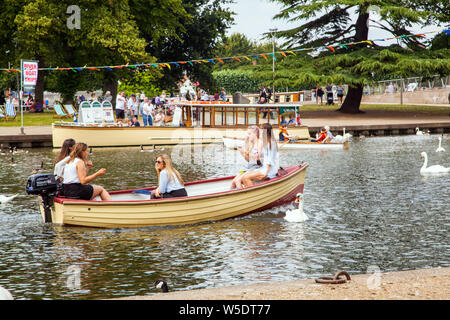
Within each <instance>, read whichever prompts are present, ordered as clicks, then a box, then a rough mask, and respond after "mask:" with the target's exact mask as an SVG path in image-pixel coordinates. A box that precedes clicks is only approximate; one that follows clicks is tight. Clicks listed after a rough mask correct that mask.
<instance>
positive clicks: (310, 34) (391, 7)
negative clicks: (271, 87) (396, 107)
mask: <svg viewBox="0 0 450 320" xmlns="http://www.w3.org/2000/svg"><path fill="white" fill-rule="evenodd" d="M272 1H274V2H279V3H281V4H282V5H284V8H283V9H282V10H281V12H280V13H279V14H277V15H276V16H275V19H286V20H289V21H291V22H294V21H298V22H299V24H300V25H299V26H298V27H296V28H292V29H289V30H283V31H279V32H278V33H277V37H280V38H285V39H286V40H287V41H286V42H285V45H287V46H289V48H291V49H299V48H317V47H321V48H323V47H325V48H327V47H331V48H332V49H333V50H331V49H327V50H326V51H322V52H320V53H319V54H318V55H317V56H316V57H315V58H313V59H311V58H310V57H308V56H306V55H305V54H300V55H298V57H299V58H301V59H303V62H304V63H302V64H298V65H297V68H296V69H293V68H290V69H285V70H280V71H279V72H278V73H277V74H276V75H277V77H278V76H279V77H281V79H278V80H277V82H283V81H292V80H293V76H294V74H297V75H299V74H300V75H301V76H300V78H301V79H303V80H305V81H309V82H314V81H317V82H318V83H320V84H324V83H326V82H330V81H333V82H341V83H342V82H345V83H347V84H349V91H348V93H347V96H346V99H345V101H344V103H343V105H342V106H341V108H340V111H341V112H344V113H358V112H360V110H359V106H360V103H361V98H362V91H363V85H364V83H365V82H372V81H375V80H376V79H380V80H381V79H382V78H383V77H390V76H394V75H397V76H408V75H416V74H421V73H423V72H426V71H427V68H428V67H432V68H431V70H433V72H435V73H437V74H441V75H446V73H447V74H448V72H449V65H450V62H449V61H450V60H449V53H448V51H445V50H444V51H440V52H434V53H431V52H430V51H429V50H427V49H425V48H424V47H425V45H424V43H423V42H424V41H423V39H421V38H420V37H408V35H411V34H412V33H411V32H410V31H409V30H411V28H412V26H413V25H414V24H417V25H421V26H425V25H427V24H428V25H429V24H431V23H436V24H439V23H445V22H448V21H449V19H450V15H449V9H448V8H449V7H448V3H447V1H444V0H440V1H439V0H432V1H425V0H419V1H409V0H407V1H399V0H369V1H360V0H338V1H336V0H323V1H320V2H318V1H310V0H272ZM353 11H354V12H355V14H356V20H355V22H353V20H352V16H351V12H353ZM371 16H373V17H376V16H379V18H378V19H371V18H370V17H371ZM305 21H306V22H305ZM372 27H374V28H380V29H382V30H385V31H388V32H390V33H391V34H392V35H393V36H396V37H399V38H398V45H393V46H390V47H381V46H380V45H379V44H378V43H367V45H354V46H346V47H342V46H339V44H348V43H354V42H361V41H366V40H369V39H368V34H369V28H372ZM333 46H334V47H333ZM434 59H437V60H436V62H437V63H436V64H435V65H430V62H431V61H432V60H434ZM308 63H312V65H313V66H315V68H312V67H311V65H310V64H308ZM431 64H432V63H431ZM369 68H370V69H369ZM380 68H381V69H380Z"/></svg>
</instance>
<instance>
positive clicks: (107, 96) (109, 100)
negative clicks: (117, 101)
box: [103, 91, 112, 102]
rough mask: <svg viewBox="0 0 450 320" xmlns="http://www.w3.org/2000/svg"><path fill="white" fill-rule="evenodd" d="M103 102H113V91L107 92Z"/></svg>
mask: <svg viewBox="0 0 450 320" xmlns="http://www.w3.org/2000/svg"><path fill="white" fill-rule="evenodd" d="M103 101H108V102H112V95H111V91H106V93H105V96H104V97H103Z"/></svg>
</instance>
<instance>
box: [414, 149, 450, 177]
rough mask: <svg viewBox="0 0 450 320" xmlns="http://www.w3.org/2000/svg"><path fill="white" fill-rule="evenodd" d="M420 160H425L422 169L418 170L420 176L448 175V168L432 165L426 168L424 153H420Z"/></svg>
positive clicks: (426, 162) (426, 161) (426, 160)
mask: <svg viewBox="0 0 450 320" xmlns="http://www.w3.org/2000/svg"><path fill="white" fill-rule="evenodd" d="M420 156H421V157H422V158H425V161H424V163H423V166H422V168H420V174H421V175H426V174H434V173H449V172H450V168H445V167H443V166H441V165H434V166H430V167H428V168H427V165H428V156H427V153H426V152H422V153H421V154H420Z"/></svg>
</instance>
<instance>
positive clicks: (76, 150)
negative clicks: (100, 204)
mask: <svg viewBox="0 0 450 320" xmlns="http://www.w3.org/2000/svg"><path fill="white" fill-rule="evenodd" d="M88 155H89V150H88V146H87V144H85V143H83V142H79V143H76V144H75V145H74V146H73V149H72V152H71V153H70V158H69V160H67V164H66V166H65V168H64V174H63V187H62V190H63V194H64V196H65V197H67V198H72V199H82V200H94V199H95V198H96V197H97V196H100V198H101V199H102V200H103V201H111V200H112V199H111V196H110V195H109V193H108V191H106V190H105V189H104V188H103V187H101V186H98V185H90V184H88V183H89V182H91V181H93V180H94V179H96V178H97V177H99V176H103V175H105V174H106V169H105V168H102V169H100V170H98V171H97V172H96V173H94V174H91V175H90V176H88V175H87V174H88V172H89V169H90V168H91V167H92V162H90V161H87V157H88Z"/></svg>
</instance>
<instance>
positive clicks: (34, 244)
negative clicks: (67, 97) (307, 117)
mask: <svg viewBox="0 0 450 320" xmlns="http://www.w3.org/2000/svg"><path fill="white" fill-rule="evenodd" d="M443 147H444V148H445V149H446V150H447V152H445V153H436V152H435V150H436V148H437V136H401V137H374V138H365V139H360V138H352V140H351V142H350V150H348V151H345V150H339V151H317V150H292V149H289V150H280V155H281V165H283V166H287V165H294V164H299V163H300V162H301V161H306V162H308V163H309V164H310V166H309V168H308V169H307V175H306V181H305V190H304V198H305V201H304V211H305V212H306V214H307V215H308V217H309V220H307V221H306V222H304V223H289V222H287V221H286V220H284V218H283V217H284V215H285V212H286V210H288V209H293V208H294V206H293V205H292V204H289V205H286V206H283V207H277V208H273V209H270V210H266V211H263V212H260V213H256V214H253V215H249V216H246V217H242V218H237V219H231V220H226V221H220V222H215V223H205V224H199V225H190V226H177V227H151V228H140V229H92V228H76V227H61V226H55V225H51V224H43V223H42V220H41V216H40V214H39V212H38V209H37V202H36V198H35V197H34V196H28V195H26V193H25V192H24V190H25V182H26V179H27V177H28V176H29V175H30V173H31V171H32V169H33V167H39V166H40V165H41V162H42V161H43V163H44V171H47V172H48V171H49V170H52V161H53V159H54V158H55V156H56V153H55V151H53V150H52V149H49V148H43V149H30V150H29V152H28V153H26V154H25V153H24V154H17V155H14V157H13V161H12V160H11V157H10V156H0V182H1V190H0V194H3V195H12V194H18V196H17V197H16V198H15V199H14V200H12V201H11V202H8V203H7V204H5V205H0V286H3V287H4V288H7V289H8V290H9V291H10V292H11V293H12V294H13V296H14V297H15V298H16V299H98V298H113V297H123V296H132V295H150V294H154V293H156V292H158V290H156V289H155V288H153V282H154V281H155V280H157V279H160V278H162V279H165V280H166V281H167V282H168V285H169V288H170V290H185V289H197V288H207V287H219V286H229V285H244V284H251V283H260V282H268V281H270V282H272V281H286V280H300V279H307V278H308V279H309V278H316V277H322V276H331V275H333V274H334V273H335V272H336V271H338V270H346V271H347V272H349V273H350V274H358V273H367V272H368V270H380V271H381V272H389V271H399V270H410V269H418V268H432V267H445V266H450V254H449V252H450V250H449V225H450V224H449V213H450V206H449V199H450V174H447V175H440V176H434V177H427V178H424V177H422V176H421V175H420V174H419V169H420V167H421V166H422V163H423V161H422V159H421V158H420V153H421V152H422V151H426V152H427V153H428V156H429V165H430V164H441V165H444V166H447V167H448V166H450V156H449V154H450V140H449V139H448V138H446V139H444V141H443ZM160 152H166V153H171V154H172V156H173V158H174V161H175V163H176V166H177V168H178V169H179V171H180V172H181V174H182V176H183V177H184V179H185V181H193V180H199V179H204V178H213V177H220V176H224V175H233V174H235V172H236V170H237V168H238V167H239V166H240V165H242V160H241V159H240V157H239V156H238V155H237V152H236V151H232V150H226V149H225V148H224V147H223V146H220V145H214V146H209V147H194V148H191V147H180V148H170V147H166V148H165V150H157V151H156V152H140V149H139V148H116V149H94V150H93V151H92V154H91V156H90V157H91V160H92V161H93V163H94V169H99V168H101V167H105V168H107V175H106V176H104V177H101V178H99V179H98V180H97V181H96V183H98V184H101V185H103V186H105V187H106V188H107V189H108V190H121V189H134V188H140V187H144V186H151V185H154V184H155V183H156V181H157V179H156V177H155V171H154V160H155V156H156V154H157V153H160ZM188 159H189V160H188ZM45 169H46V170H45Z"/></svg>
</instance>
